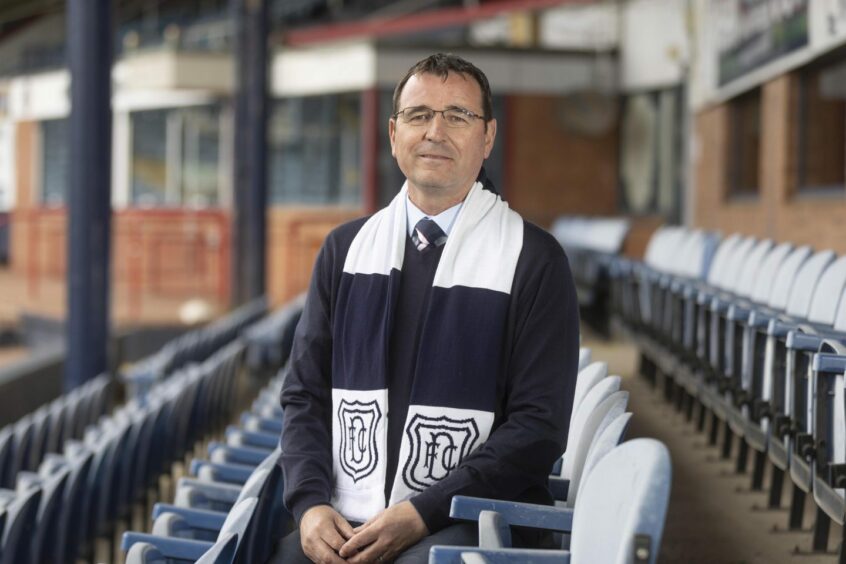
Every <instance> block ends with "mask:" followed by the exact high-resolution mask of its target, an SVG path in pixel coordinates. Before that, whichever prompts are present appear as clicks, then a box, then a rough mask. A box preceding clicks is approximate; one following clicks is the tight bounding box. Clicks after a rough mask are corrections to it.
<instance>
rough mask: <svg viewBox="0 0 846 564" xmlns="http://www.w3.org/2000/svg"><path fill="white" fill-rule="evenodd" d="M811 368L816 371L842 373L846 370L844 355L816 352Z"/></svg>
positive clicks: (845, 357)
mask: <svg viewBox="0 0 846 564" xmlns="http://www.w3.org/2000/svg"><path fill="white" fill-rule="evenodd" d="M813 369H814V372H817V373H825V374H843V373H844V372H846V356H844V355H841V354H831V353H817V354H815V355H814V360H813Z"/></svg>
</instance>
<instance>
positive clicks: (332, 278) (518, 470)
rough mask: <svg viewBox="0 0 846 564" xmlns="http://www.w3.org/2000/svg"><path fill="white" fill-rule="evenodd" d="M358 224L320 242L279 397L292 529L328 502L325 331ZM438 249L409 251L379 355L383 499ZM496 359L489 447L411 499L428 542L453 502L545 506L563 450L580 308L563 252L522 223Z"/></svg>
mask: <svg viewBox="0 0 846 564" xmlns="http://www.w3.org/2000/svg"><path fill="white" fill-rule="evenodd" d="M366 219H367V218H362V219H358V220H355V221H352V222H350V223H347V224H345V225H342V226H341V227H338V228H337V229H335V230H334V231H333V232H332V233H330V234H329V236H328V237H327V239H326V241H325V242H324V244H323V247H322V248H321V250H320V254H319V255H318V258H317V262H316V264H315V267H314V273H313V275H312V279H311V284H310V286H309V291H308V299H307V301H306V306H305V310H304V311H303V315H302V318H301V319H300V323H299V325H298V327H297V331H296V335H295V338H294V346H293V350H292V355H291V368H290V372H289V374H288V376H287V378H286V380H285V385H284V388H283V390H282V396H281V405H282V407H283V408H284V410H285V426H284V429H283V432H282V451H283V453H282V456H281V458H280V465H281V466H282V470H283V474H284V482H285V484H284V485H285V505H286V506H287V507H288V509H289V510H290V511H291V512H292V514H293V515H294V517H295V519H296V520H297V522H299V520H300V519H301V517H302V515H303V513H305V511H306V510H307V509H309V508H311V507H313V506H315V505H321V504H329V503H330V498H331V491H332V483H333V481H332V476H331V474H332V452H331V451H332V436H331V413H330V412H331V408H332V376H331V362H332V321H333V310H334V306H335V304H336V296H337V290H338V284H339V281H340V279H341V273H342V270H343V266H344V261H345V259H346V254H347V250H348V249H349V246H350V243H351V242H352V240H353V238H354V237H355V235H356V234H357V233H358V230H359V229H360V228H361V226H362V225H363V224H364V222H365V221H366ZM442 250H443V247H441V248H438V249H432V250H430V251H429V252H426V253H420V252H419V251H417V250H416V249H415V248H414V246H413V245H412V244H411V242H410V238H407V240H406V249H405V258H404V262H403V268H402V278H401V286H400V295H399V298H398V303H397V310H396V317H395V318H394V324H393V333H392V335H391V340H390V346H389V351H388V356H389V359H388V365H389V386H388V388H389V391H388V394H389V395H388V402H389V406H390V411H389V414H388V445H387V446H388V461H387V464H388V477H387V480H386V490H385V495H386V499H387V497H389V494H390V491H391V485H392V482H393V478H394V474H395V472H396V468H397V458H398V455H399V447H400V440H401V435H402V428H403V425H404V423H405V419H406V414H407V410H408V402H409V396H410V392H411V384H412V382H411V378H410V377H409V376H408V375H409V374H412V373H413V366H414V365H415V362H416V356H417V350H418V346H419V335H420V327H419V323H418V320H419V319H421V318H422V315H423V312H424V311H425V309H426V307H427V304H428V299H429V294H430V291H431V285H432V280H433V278H434V275H435V270H436V268H437V264H438V260H439V259H440V255H441V252H442ZM507 323H508V327H507V331H506V340H505V342H504V343H503V344H502V347H503V348H502V350H501V351H492V354H500V353H501V356H502V359H503V366H502V369H501V370H500V371H499V373H498V374H492V375H491V377H492V378H496V379H497V383H496V390H497V396H496V397H497V407H496V412H495V416H494V424H493V428H492V430H491V435H490V436H489V437H488V440H487V441H486V442H485V443H484V444H482V445H481V447H479V448H478V449H477V450H476V451H474V452H473V453H471V454H470V455H468V456H467V457H466V458H465V459H464V460H463V461H462V463H461V464H460V465H459V467H458V468H456V469H455V470H454V471H452V472H451V473H450V474H449V475H448V476H447V477H446V478H444V479H443V480H441V481H440V482H438V483H437V484H435V485H434V486H431V487H430V488H428V489H427V490H426V491H424V492H422V493H420V494H418V495H417V496H415V497H412V498H411V500H410V501H411V503H412V504H414V506H415V508H416V509H417V511H418V512H419V513H420V515H421V517H422V518H423V521H424V522H425V524H426V526H427V528H428V529H429V531H430V532H435V531H437V530H440V529H441V528H443V527H444V526H446V525H448V524H449V522H450V519H449V505H450V500H451V499H452V496H453V495H472V496H480V497H492V498H498V499H509V500H519V501H526V502H533V503H546V504H549V503H551V501H552V500H551V497H550V495H549V492H548V490H547V476H548V473H549V470H550V467H551V465H552V463H553V462H554V461H555V459H556V458H557V457H558V456H560V455H561V453H562V452H563V451H564V448H565V447H566V445H565V443H566V437H567V431H568V426H569V420H570V411H571V410H572V405H573V390H574V388H575V383H576V372H577V368H578V348H579V336H578V334H579V319H578V304H577V301H576V294H575V288H574V285H573V280H572V276H571V274H570V269H569V265H568V263H567V259H566V257H565V255H564V252H563V250H562V249H561V246H560V245H559V244H558V242H557V241H555V239H554V238H553V237H552V236H551V235H549V234H548V233H547V232H546V231H544V230H542V229H540V228H539V227H537V226H535V225H532V224H531V223H528V222H525V221H524V238H523V248H522V251H521V253H520V258H519V260H518V262H517V269H516V272H515V274H514V282H513V285H512V290H511V298H510V304H509V311H508V319H507Z"/></svg>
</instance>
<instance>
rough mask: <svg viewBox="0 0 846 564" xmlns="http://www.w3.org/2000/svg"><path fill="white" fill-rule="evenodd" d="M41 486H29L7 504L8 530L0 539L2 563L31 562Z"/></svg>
mask: <svg viewBox="0 0 846 564" xmlns="http://www.w3.org/2000/svg"><path fill="white" fill-rule="evenodd" d="M40 501H41V488H38V487H35V488H29V489H27V490H25V491H21V492H18V493H17V495H16V496H15V499H14V500H12V502H11V503H9V505H7V506H6V530H5V531H4V532H3V538H2V539H0V546H2V547H3V552H2V554H0V564H20V563H21V562H29V542H30V539H31V537H32V534H33V531H34V529H35V519H36V516H37V514H38V504H39V502H40Z"/></svg>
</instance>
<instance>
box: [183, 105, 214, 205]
mask: <svg viewBox="0 0 846 564" xmlns="http://www.w3.org/2000/svg"><path fill="white" fill-rule="evenodd" d="M179 111H181V112H182V116H183V122H182V141H183V150H182V203H183V205H186V206H191V207H209V206H216V205H217V204H218V181H219V175H218V166H219V163H220V127H219V123H220V120H219V114H220V112H219V110H218V108H193V109H186V110H179Z"/></svg>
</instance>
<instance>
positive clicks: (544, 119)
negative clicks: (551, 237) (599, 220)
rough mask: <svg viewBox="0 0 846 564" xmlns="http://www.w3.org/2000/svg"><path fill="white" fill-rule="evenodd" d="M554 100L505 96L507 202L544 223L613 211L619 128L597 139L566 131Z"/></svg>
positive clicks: (539, 222)
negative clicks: (562, 218)
mask: <svg viewBox="0 0 846 564" xmlns="http://www.w3.org/2000/svg"><path fill="white" fill-rule="evenodd" d="M558 102H559V98H558V97H554V96H511V97H509V99H508V109H507V112H508V125H507V136H508V139H507V140H506V141H505V142H506V148H505V158H506V172H505V173H506V175H507V186H508V200H509V203H510V204H511V206H512V207H513V208H514V209H516V210H517V211H518V212H520V214H521V215H522V216H523V217H525V218H526V219H529V220H531V221H533V222H535V223H537V224H539V225H542V226H544V227H549V226H550V225H551V223H552V221H553V220H554V219H555V218H556V217H558V216H560V215H562V214H567V215H573V214H584V215H615V214H617V213H618V209H617V164H616V163H617V145H618V132H617V129H616V128H613V129H611V130H610V131H608V132H607V133H605V134H604V135H601V136H599V137H586V136H581V135H576V134H574V133H571V132H568V131H567V130H566V129H565V128H564V126H563V125H561V124H560V122H559V120H558V118H557V112H558V110H559V108H558V106H557V104H558Z"/></svg>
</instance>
